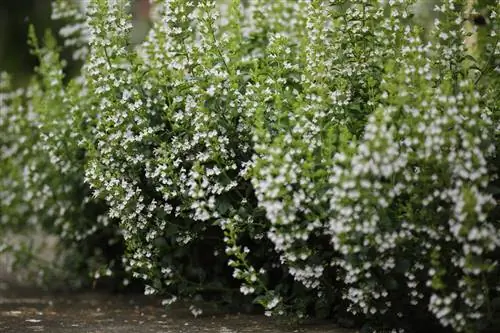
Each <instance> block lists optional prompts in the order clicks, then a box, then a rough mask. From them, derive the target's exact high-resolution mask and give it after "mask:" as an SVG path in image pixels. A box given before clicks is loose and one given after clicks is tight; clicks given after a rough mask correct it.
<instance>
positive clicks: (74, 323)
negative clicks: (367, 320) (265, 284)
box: [0, 282, 353, 333]
mask: <svg viewBox="0 0 500 333" xmlns="http://www.w3.org/2000/svg"><path fill="white" fill-rule="evenodd" d="M0 332H4V333H25V332H26V333H29V332H49V333H139V332H140V333H143V332H144V333H149V332H151V333H152V332H154V333H191V332H193V333H195V332H207V333H246V332H262V333H285V332H286V333H288V332H303V333H313V332H314V333H353V331H348V330H344V329H337V328H335V327H333V326H332V324H328V323H323V324H318V323H315V324H310V325H306V326H293V327H292V326H287V325H285V324H283V323H277V322H276V320H275V319H272V318H267V317H264V316H259V315H246V314H245V315H243V314H221V313H215V312H213V313H206V314H204V315H202V316H199V317H198V318H194V317H193V316H192V315H191V314H190V312H189V310H188V307H187V306H186V307H184V306H182V305H181V306H177V307H176V308H173V309H171V310H169V311H165V309H164V308H163V307H162V306H161V304H160V301H159V300H158V299H152V298H148V297H145V296H141V295H129V296H124V295H114V294H105V293H92V292H86V293H79V294H70V295H65V294H47V293H44V292H41V291H39V290H37V289H30V288H26V287H21V288H19V287H13V286H12V285H9V284H8V283H5V282H3V283H2V282H0Z"/></svg>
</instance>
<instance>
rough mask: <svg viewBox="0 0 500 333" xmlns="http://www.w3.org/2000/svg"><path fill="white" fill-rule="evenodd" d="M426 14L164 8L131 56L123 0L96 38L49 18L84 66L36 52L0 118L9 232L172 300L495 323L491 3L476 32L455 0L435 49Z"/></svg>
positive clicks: (53, 52) (172, 2)
mask: <svg viewBox="0 0 500 333" xmlns="http://www.w3.org/2000/svg"><path fill="white" fill-rule="evenodd" d="M413 4H414V2H413V1H368V0H360V1H349V2H346V1H334V0H330V1H321V0H311V1H305V0H304V1H292V0H276V1H264V0H255V1H248V2H244V1H239V0H232V1H209V0H200V1H186V0H165V1H156V2H155V5H156V6H155V7H154V12H153V13H152V17H153V25H152V28H151V30H150V32H149V34H148V36H147V37H146V40H145V41H144V42H143V43H141V44H140V45H138V46H132V45H130V42H129V34H130V29H131V28H132V27H131V23H130V17H129V14H128V13H129V10H128V2H127V1H124V0H123V1H112V2H111V1H110V2H108V1H104V0H103V1H97V0H96V1H92V2H91V3H90V4H89V7H88V8H87V11H86V17H87V19H86V21H84V20H83V17H84V16H83V15H81V14H79V13H78V12H77V11H75V10H73V9H71V8H70V7H69V6H68V4H66V3H65V2H64V1H57V3H56V9H57V11H56V15H55V16H56V17H57V18H61V17H63V18H64V17H73V18H74V19H76V20H77V21H78V22H79V23H78V24H77V25H74V26H68V27H66V28H65V29H64V30H63V33H64V34H65V35H66V37H67V38H68V39H67V40H69V42H68V43H67V44H68V45H69V46H72V45H77V46H78V51H77V54H76V57H77V58H79V59H83V60H84V65H83V67H82V71H81V76H79V77H78V78H75V79H72V80H69V81H68V82H67V80H65V79H64V77H63V74H62V73H63V72H62V71H63V66H62V62H61V61H60V60H59V58H58V55H57V47H56V45H55V43H54V41H53V38H51V37H50V35H47V37H46V39H45V44H46V46H44V47H41V48H40V47H39V46H38V45H37V42H36V40H35V38H34V37H32V44H33V47H34V50H35V52H36V53H37V54H38V55H39V57H40V61H41V65H40V67H39V70H38V72H39V76H38V78H37V79H36V80H34V81H33V83H32V84H31V85H30V87H29V88H28V89H27V91H26V93H24V94H23V93H22V92H13V93H7V94H6V95H4V96H5V101H6V102H3V104H2V114H1V115H2V123H0V125H1V126H4V127H5V130H6V131H7V132H6V133H9V135H8V136H6V137H5V139H4V138H2V140H3V141H2V154H3V155H2V157H5V158H2V163H3V164H2V170H3V169H4V168H5V170H8V172H7V173H6V176H4V177H3V178H2V186H3V187H2V192H1V193H2V197H1V199H2V211H1V214H2V221H3V223H2V225H4V226H17V225H19V224H24V223H25V222H26V221H29V223H30V225H33V226H38V225H43V226H44V227H45V228H46V229H48V230H51V231H52V232H55V233H57V234H60V235H61V237H62V239H63V240H64V244H66V245H67V246H70V247H74V246H75V245H77V247H76V248H77V249H82V248H83V249H85V250H84V251H83V252H81V253H80V255H82V256H83V258H85V259H87V260H92V261H93V262H94V261H98V262H99V263H100V264H102V263H104V264H107V265H108V266H107V267H106V269H107V271H109V272H113V270H116V272H120V269H121V267H122V266H121V265H123V267H124V269H125V271H126V272H127V274H130V276H132V277H134V278H137V279H141V280H143V283H144V285H145V292H146V293H147V294H152V293H158V294H161V295H168V296H169V297H168V298H167V299H166V300H165V304H167V303H170V302H172V301H173V300H175V299H176V298H178V297H188V298H198V297H200V296H201V297H203V298H205V299H207V298H213V297H216V298H218V299H225V300H226V301H229V302H230V301H231V300H232V301H233V302H234V300H235V297H241V296H238V293H236V292H235V291H238V290H239V291H240V292H241V294H243V295H244V296H245V295H248V297H250V296H251V297H252V298H253V300H254V302H256V303H259V304H261V305H262V306H263V307H264V308H265V311H266V314H268V315H283V314H290V315H294V316H298V317H302V316H305V315H311V314H312V315H315V316H325V317H331V316H332V315H333V316H335V315H337V316H338V315H339V314H340V313H342V309H346V310H348V311H349V312H350V313H351V314H352V315H355V316H358V318H361V319H362V320H364V321H365V323H366V325H365V328H366V329H367V330H375V329H378V328H399V329H405V330H408V331H412V330H413V331H419V330H420V329H429V327H448V328H451V329H452V330H454V331H457V332H462V331H463V332H478V331H481V330H485V329H488V327H490V328H491V327H493V326H492V325H495V323H494V318H495V316H497V315H498V311H499V309H498V302H499V299H500V298H499V296H500V295H499V294H500V276H499V275H500V272H499V269H498V264H499V260H500V251H499V249H500V221H499V214H498V208H497V207H496V205H497V202H498V197H495V195H498V166H497V164H498V163H497V162H498V159H497V155H496V149H497V148H498V143H499V141H498V132H499V131H498V120H499V119H498V117H499V114H498V113H499V112H498V102H497V95H498V83H499V82H498V66H499V64H498V60H497V57H498V52H499V51H498V44H499V41H498V36H497V31H498V18H497V14H496V13H497V11H498V9H499V8H498V7H499V5H498V4H496V3H495V2H494V1H491V2H489V1H480V2H479V3H478V4H477V7H478V10H479V9H480V10H481V13H482V15H485V18H484V20H485V22H486V24H485V26H483V25H481V27H478V26H475V25H474V24H473V23H472V22H473V21H474V20H473V19H472V17H473V16H470V15H472V14H473V13H475V11H476V9H475V8H473V6H472V5H473V4H474V1H451V0H449V1H443V2H442V3H441V4H440V5H439V6H437V7H436V8H435V11H436V17H437V18H436V20H435V22H434V24H433V26H432V28H431V29H430V32H426V31H427V30H425V29H424V28H427V27H423V26H420V24H419V23H416V22H415V21H413V20H412V18H411V17H412V10H413ZM469 18H470V19H469ZM32 36H33V34H32ZM23 96H24V97H23ZM24 103H26V107H25V108H23V107H22V106H23V105H24ZM25 110H27V111H25ZM19 117H20V118H21V119H22V121H20V122H19V121H18V118H19ZM10 124H15V126H11V125H10ZM4 164H5V166H4ZM26 165H27V166H28V167H27V169H26V167H25V166H26ZM23 168H24V169H23ZM21 170H27V171H24V172H21ZM87 186H90V189H88V188H87ZM26 193H33V194H31V195H29V196H26ZM12 203H15V204H12ZM4 207H5V208H4ZM106 207H108V208H106ZM26 212H29V214H30V215H28V214H26ZM28 216H34V217H33V218H32V219H26V218H27V217H28ZM95 236H99V237H101V238H96V237H95ZM121 237H123V242H124V244H125V249H120V248H118V250H117V251H113V252H112V253H109V252H102V253H101V255H98V254H97V253H95V252H93V251H92V250H93V248H92V247H93V246H96V247H99V248H100V249H101V251H107V249H106V247H107V246H108V245H107V244H108V243H109V242H110V241H111V242H112V241H115V242H118V243H120V242H121V239H122V238H121ZM96 240H98V241H100V242H101V243H99V242H98V243H96ZM103 240H104V241H105V242H104V243H102V241H103ZM103 244H106V246H103ZM121 250H123V253H122V252H121ZM87 267H88V268H89V269H95V268H96V266H95V265H93V266H92V265H91V266H87ZM252 298H247V297H243V298H238V299H239V301H251V300H252ZM193 313H195V314H198V313H199V310H198V309H196V308H193ZM419 325H423V326H419ZM433 325H434V326H433ZM488 325H489V326H488ZM496 325H498V323H496Z"/></svg>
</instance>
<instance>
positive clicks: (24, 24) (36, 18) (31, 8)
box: [0, 0, 57, 85]
mask: <svg viewBox="0 0 500 333" xmlns="http://www.w3.org/2000/svg"><path fill="white" fill-rule="evenodd" d="M50 4H51V0H16V1H10V0H3V1H0V71H7V72H9V73H12V74H13V78H14V81H15V84H16V85H19V84H22V83H24V82H25V81H26V80H27V79H28V78H29V76H30V75H31V73H32V72H33V68H34V66H36V65H37V60H36V58H35V57H34V56H32V55H31V54H30V50H29V47H28V45H27V42H26V41H27V34H28V27H29V25H30V24H34V25H35V26H36V27H37V33H38V34H39V35H40V36H41V35H42V34H43V31H44V30H46V29H47V28H57V26H56V25H55V24H54V22H51V21H50Z"/></svg>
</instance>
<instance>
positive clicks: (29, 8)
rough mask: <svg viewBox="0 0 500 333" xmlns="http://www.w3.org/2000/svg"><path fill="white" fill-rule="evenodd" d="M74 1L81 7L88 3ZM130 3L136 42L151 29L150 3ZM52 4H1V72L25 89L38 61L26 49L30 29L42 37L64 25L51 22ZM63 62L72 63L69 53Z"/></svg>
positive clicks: (43, 0)
mask: <svg viewBox="0 0 500 333" xmlns="http://www.w3.org/2000/svg"><path fill="white" fill-rule="evenodd" d="M74 1H75V3H77V4H78V5H81V6H82V7H84V6H85V3H86V2H88V0H74ZM131 1H132V3H133V6H132V11H133V13H132V14H133V17H134V21H135V31H134V34H133V38H134V39H135V40H136V41H137V40H139V39H141V38H142V37H143V36H144V34H145V33H146V31H147V29H148V26H149V1H148V0H131ZM51 2H52V0H0V72H1V71H7V72H9V73H11V74H13V78H14V81H15V82H14V84H15V85H22V84H24V83H25V82H26V81H27V80H29V77H30V76H31V74H32V73H33V68H34V66H36V65H37V61H36V58H35V57H34V56H32V55H31V54H30V50H29V48H28V45H27V33H28V27H29V25H30V24H33V25H34V26H35V28H36V31H37V34H38V36H39V37H41V36H42V35H43V33H44V31H45V30H46V29H48V28H50V29H52V31H54V32H57V31H58V30H59V28H61V26H62V25H63V24H64V22H52V21H51V20H50V13H51ZM61 44H62V43H61ZM63 58H65V59H66V60H68V61H69V60H70V59H71V56H70V52H69V51H68V52H66V53H63ZM69 65H70V66H69V70H70V71H71V69H72V68H73V69H77V68H78V66H75V64H72V63H70V64H69ZM75 67H76V68H75Z"/></svg>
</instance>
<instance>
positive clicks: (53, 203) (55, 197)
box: [0, 30, 123, 284]
mask: <svg viewBox="0 0 500 333" xmlns="http://www.w3.org/2000/svg"><path fill="white" fill-rule="evenodd" d="M44 42H45V46H44V47H40V46H39V43H38V40H37V37H36V35H35V33H34V30H30V44H31V47H32V50H33V53H34V54H35V55H36V56H37V57H38V58H39V59H40V66H39V67H38V68H37V76H36V77H35V78H33V80H32V82H31V83H30V85H29V86H28V87H27V88H25V89H17V90H14V91H11V87H10V78H9V77H8V75H6V74H2V78H1V80H2V83H1V86H2V87H1V88H2V90H3V91H2V96H1V97H2V98H1V99H0V101H1V105H0V106H1V108H0V110H1V117H0V126H1V129H2V137H1V139H0V143H1V151H0V153H1V159H0V161H1V169H2V178H1V183H0V185H1V187H0V214H1V215H0V218H1V224H0V230H2V234H6V235H10V233H9V231H16V232H22V233H26V232H27V233H31V232H33V231H35V232H37V233H40V234H41V235H43V234H46V233H48V234H55V235H58V236H59V240H60V241H59V247H60V250H61V251H58V252H60V253H59V254H60V255H61V257H60V260H58V262H59V261H63V262H65V263H66V266H65V268H66V271H65V272H64V274H63V276H64V277H67V278H70V279H71V280H72V281H74V282H76V283H77V284H81V283H89V282H90V281H89V279H88V278H86V275H87V272H93V271H97V270H101V269H103V268H105V267H106V268H107V267H109V266H111V267H116V268H117V272H119V270H120V269H119V267H120V266H121V257H120V256H118V257H116V254H117V253H119V254H121V253H122V252H123V249H121V248H122V247H123V242H122V240H121V235H120V231H119V230H118V229H117V228H116V227H115V222H113V221H112V220H111V219H109V217H108V216H107V214H106V211H107V208H106V205H105V204H104V203H103V202H102V201H99V200H95V199H93V198H92V196H91V193H90V191H89V187H88V185H86V184H84V182H83V180H84V177H83V168H84V165H85V159H86V157H85V152H84V151H83V150H82V149H80V148H79V145H78V142H79V141H81V140H82V137H83V136H84V135H86V134H87V132H86V129H85V124H84V123H83V121H82V119H81V118H83V117H84V115H79V117H74V113H73V112H72V111H75V110H76V109H78V108H79V107H83V105H82V104H81V103H80V102H81V101H83V100H84V95H85V92H84V91H82V90H81V85H80V84H79V83H78V82H76V81H75V82H70V83H69V84H65V83H64V74H63V67H64V66H63V65H64V62H63V61H61V60H60V59H59V55H58V49H57V45H56V41H55V39H54V38H53V36H52V35H51V34H50V33H47V34H46V35H45V38H44ZM76 129H79V130H76ZM41 237H43V236H41ZM5 244H6V245H5V246H4V248H3V249H2V250H3V251H6V250H15V252H20V253H22V252H25V250H26V247H27V246H29V244H22V243H21V244H17V245H15V248H14V249H10V248H9V247H12V243H9V242H6V243H5ZM7 244H9V245H10V246H9V247H8V246H7ZM26 255H28V256H30V257H32V259H35V263H39V261H40V260H41V263H42V267H44V268H47V263H44V260H45V258H39V257H38V256H37V254H36V253H33V254H31V255H30V254H29V253H24V254H23V256H22V257H21V258H24V259H26ZM114 255H115V256H114ZM79 274H80V275H82V274H83V278H82V277H79V276H78V275H79Z"/></svg>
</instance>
